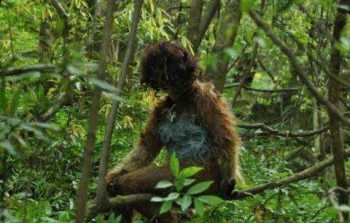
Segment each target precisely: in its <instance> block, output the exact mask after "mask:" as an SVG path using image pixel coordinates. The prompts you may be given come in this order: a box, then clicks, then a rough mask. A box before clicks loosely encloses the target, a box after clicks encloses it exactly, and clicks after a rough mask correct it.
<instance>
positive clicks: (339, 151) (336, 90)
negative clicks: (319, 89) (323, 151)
mask: <svg viewBox="0 0 350 223" xmlns="http://www.w3.org/2000/svg"><path fill="white" fill-rule="evenodd" d="M340 5H346V6H348V7H349V6H350V1H349V0H341V1H340ZM346 15H347V12H346V10H345V9H343V8H338V9H337V13H336V18H335V22H334V29H333V40H332V51H331V58H330V64H329V70H330V72H331V73H332V74H333V75H335V76H337V77H339V76H340V71H341V62H342V56H341V54H340V51H339V50H338V48H337V46H336V45H337V43H338V42H339V40H340V36H341V32H342V31H343V29H344V27H345V25H346ZM328 94H329V101H330V102H331V103H332V104H334V105H335V106H336V107H337V108H338V110H339V111H341V94H342V87H341V85H339V84H338V83H337V82H336V81H334V80H333V79H329V82H328ZM329 122H330V126H329V129H330V133H331V136H332V152H333V155H334V160H335V162H334V168H335V176H336V181H337V186H338V187H340V188H343V189H347V182H346V174H345V156H344V139H343V132H342V131H343V130H342V123H341V121H340V120H339V119H338V118H337V117H336V116H335V115H334V114H333V113H331V112H329ZM337 198H338V202H339V204H340V205H347V204H348V194H347V192H343V191H340V192H339V194H338V197H337ZM339 215H340V221H341V222H345V221H347V219H348V213H346V212H340V214H339Z"/></svg>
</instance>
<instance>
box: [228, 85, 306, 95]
mask: <svg viewBox="0 0 350 223" xmlns="http://www.w3.org/2000/svg"><path fill="white" fill-rule="evenodd" d="M238 86H239V83H233V84H227V85H225V88H234V87H238ZM243 88H244V89H245V90H247V91H256V92H260V93H268V94H272V93H284V92H297V91H300V88H281V89H258V88H252V87H245V86H243Z"/></svg>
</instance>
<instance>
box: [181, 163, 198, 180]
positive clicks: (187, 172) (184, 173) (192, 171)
mask: <svg viewBox="0 0 350 223" xmlns="http://www.w3.org/2000/svg"><path fill="white" fill-rule="evenodd" d="M202 169H203V168H201V167H197V166H191V167H186V168H185V169H183V170H181V172H180V174H179V177H184V178H188V177H192V176H194V175H196V174H197V173H198V172H199V171H201V170H202Z"/></svg>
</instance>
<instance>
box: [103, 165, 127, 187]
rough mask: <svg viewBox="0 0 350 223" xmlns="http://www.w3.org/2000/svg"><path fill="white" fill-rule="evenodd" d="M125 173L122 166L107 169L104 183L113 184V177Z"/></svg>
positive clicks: (115, 177)
mask: <svg viewBox="0 0 350 223" xmlns="http://www.w3.org/2000/svg"><path fill="white" fill-rule="evenodd" d="M125 173H127V171H126V170H124V169H123V168H115V169H113V170H111V171H109V172H108V173H107V175H106V177H105V180H106V184H107V185H111V184H113V181H114V180H115V179H117V178H118V177H119V176H121V175H123V174H125Z"/></svg>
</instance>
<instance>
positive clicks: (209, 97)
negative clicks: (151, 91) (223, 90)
mask: <svg viewBox="0 0 350 223" xmlns="http://www.w3.org/2000/svg"><path fill="white" fill-rule="evenodd" d="M195 103H196V107H197V111H198V113H199V116H200V118H201V121H202V124H203V125H204V126H205V127H206V129H207V130H208V132H209V137H210V138H211V140H212V143H213V146H214V147H215V148H214V149H215V150H216V151H218V154H219V156H218V161H219V162H220V167H221V175H222V177H223V179H224V181H226V182H229V183H230V182H234V181H235V180H238V181H240V180H243V179H242V177H241V175H240V170H239V149H240V144H241V139H240V137H239V135H238V134H237V132H236V131H235V124H236V123H235V117H234V116H233V115H232V113H231V112H230V110H229V108H228V105H227V104H226V103H225V102H224V101H223V100H222V99H221V98H220V96H219V95H218V93H216V91H215V89H214V87H213V86H212V85H211V84H207V85H206V87H205V88H203V87H202V88H201V90H200V91H199V93H198V94H197V97H196V100H195Z"/></svg>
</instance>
